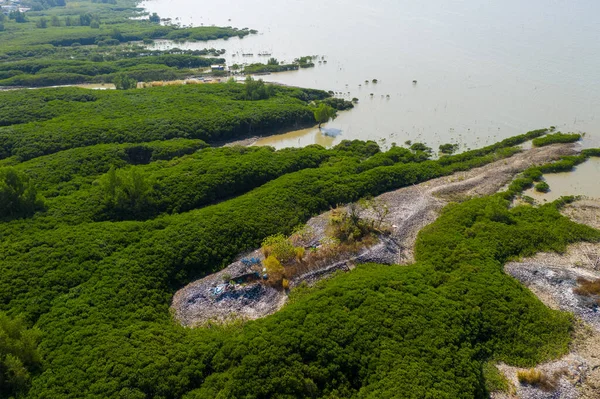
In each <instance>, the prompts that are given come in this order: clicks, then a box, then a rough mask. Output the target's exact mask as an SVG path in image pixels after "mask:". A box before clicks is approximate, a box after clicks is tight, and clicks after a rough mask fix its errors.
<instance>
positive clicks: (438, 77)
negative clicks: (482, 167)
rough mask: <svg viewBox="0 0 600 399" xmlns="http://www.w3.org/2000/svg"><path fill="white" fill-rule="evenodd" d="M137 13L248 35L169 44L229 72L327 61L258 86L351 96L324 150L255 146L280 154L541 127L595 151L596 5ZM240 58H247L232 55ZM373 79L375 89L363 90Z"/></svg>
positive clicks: (356, 5)
mask: <svg viewBox="0 0 600 399" xmlns="http://www.w3.org/2000/svg"><path fill="white" fill-rule="evenodd" d="M142 6H143V7H146V8H147V9H148V11H150V12H157V13H158V14H159V15H160V16H161V17H163V18H165V17H170V18H173V20H175V18H178V17H179V18H180V20H179V21H180V22H181V23H182V24H184V25H189V24H193V25H194V26H199V25H205V26H209V25H213V24H214V25H218V26H227V25H231V26H236V27H239V28H243V27H249V28H253V29H257V30H258V31H259V32H260V33H259V34H258V35H252V36H248V37H246V38H244V39H237V38H235V39H229V40H227V41H224V40H219V41H213V42H208V43H187V44H177V45H176V46H177V47H180V48H205V47H216V48H224V49H226V50H227V54H226V59H227V63H228V65H232V64H234V63H242V62H263V63H265V62H266V60H267V58H268V57H259V56H258V55H257V54H258V53H259V52H263V51H266V52H270V53H272V56H273V57H275V58H277V59H278V60H280V61H283V60H285V61H292V60H293V59H294V58H296V57H299V56H304V55H320V56H325V59H326V60H327V61H328V62H327V64H317V65H316V67H315V68H312V69H307V70H300V71H293V72H286V73H280V74H272V75H269V76H265V77H264V79H265V80H272V81H277V82H281V83H284V84H289V85H295V86H304V87H314V88H320V89H325V90H333V91H335V92H338V93H344V94H343V95H340V97H343V98H347V99H351V98H353V97H357V98H358V99H359V100H360V101H359V104H358V106H357V107H356V108H355V109H354V110H352V111H349V112H343V113H340V116H339V117H338V118H337V119H336V120H335V121H333V122H330V123H328V124H327V127H329V128H336V129H340V130H341V131H342V134H340V135H338V136H337V137H335V138H334V139H333V140H331V138H330V137H326V136H324V135H323V134H321V133H320V132H319V131H318V129H308V130H305V131H301V132H294V133H292V134H288V135H283V136H281V137H280V138H279V139H278V138H277V137H271V138H268V139H265V143H268V144H270V145H273V146H275V147H278V148H280V147H284V146H290V145H294V146H296V145H306V144H310V143H325V144H335V143H337V142H339V141H340V140H343V139H355V138H358V139H370V140H376V141H378V142H382V143H383V142H384V141H385V143H387V144H390V143H391V142H396V143H398V144H400V143H403V142H404V141H406V140H412V141H424V142H426V143H428V144H429V145H431V146H434V147H437V146H438V145H439V144H440V143H446V142H453V143H460V144H461V145H462V148H469V147H470V148H475V147H480V146H483V145H486V144H489V143H493V142H496V141H498V140H500V139H502V138H506V137H510V136H512V135H515V134H520V133H523V132H525V131H527V130H531V129H536V128H539V127H546V126H549V125H555V126H557V128H558V129H559V130H563V131H585V132H588V138H587V140H586V145H594V146H596V145H600V138H598V134H597V132H598V131H599V127H600V118H597V113H598V110H600V74H598V72H597V71H598V68H599V67H600V41H599V40H598V33H599V32H600V20H599V19H598V18H597V17H596V16H597V15H598V14H599V13H600V3H599V2H597V1H596V0H573V1H562V0H531V1H528V2H523V1H517V0H506V1H502V2H500V1H495V2H492V1H480V0H462V1H457V0H455V1H450V0H429V1H419V0H403V1H398V0H394V1H392V0H373V1H371V2H368V3H367V2H364V1H356V0H345V1H341V0H330V1H327V2H323V1H317V0H302V1H300V0H281V1H278V2H272V1H266V0H245V1H241V0H222V1H219V2H208V1H197V0H149V1H147V2H145V3H143V4H142ZM163 46H164V44H163ZM250 52H251V53H254V54H255V56H254V57H242V55H241V54H242V53H250ZM236 53H237V55H236ZM374 78H376V79H378V80H379V83H377V84H373V83H369V84H368V85H367V84H365V80H369V81H371V80H372V79H374ZM414 79H416V80H417V81H418V83H417V84H416V85H413V83H412V81H413V80H414ZM359 85H362V86H360V87H359ZM371 93H373V96H371V95H370V94H371ZM387 95H389V96H390V97H389V98H387ZM382 96H383V97H382Z"/></svg>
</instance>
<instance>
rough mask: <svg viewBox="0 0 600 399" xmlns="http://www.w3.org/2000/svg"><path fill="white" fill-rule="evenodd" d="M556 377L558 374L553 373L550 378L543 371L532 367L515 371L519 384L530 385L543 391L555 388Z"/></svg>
mask: <svg viewBox="0 0 600 399" xmlns="http://www.w3.org/2000/svg"><path fill="white" fill-rule="evenodd" d="M558 377H559V376H558V375H555V376H553V377H552V378H550V377H548V376H547V375H546V374H545V373H543V372H541V371H539V370H536V369H533V368H532V369H529V370H519V371H517V379H518V380H519V382H520V383H521V384H525V385H531V386H533V387H536V388H540V389H542V390H544V391H553V390H555V389H556V383H557V382H558Z"/></svg>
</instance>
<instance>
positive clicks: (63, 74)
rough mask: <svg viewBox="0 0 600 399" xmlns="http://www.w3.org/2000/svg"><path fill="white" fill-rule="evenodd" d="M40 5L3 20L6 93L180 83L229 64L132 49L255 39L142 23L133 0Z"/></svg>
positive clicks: (0, 45)
mask: <svg viewBox="0 0 600 399" xmlns="http://www.w3.org/2000/svg"><path fill="white" fill-rule="evenodd" d="M33 3H35V4H33ZM40 4H41V3H39V2H35V1H34V2H32V4H31V6H32V7H33V11H29V12H27V13H25V14H23V13H14V15H11V17H10V18H8V19H7V20H5V21H0V23H2V25H3V28H2V29H0V86H32V87H36V86H37V87H39V86H50V85H65V84H76V83H99V82H112V81H114V79H115V78H116V76H118V74H119V73H121V74H126V75H127V76H128V77H129V78H131V79H135V80H137V81H151V80H173V79H178V78H182V77H185V76H189V75H193V74H200V73H202V72H203V69H204V68H206V67H207V66H210V65H211V64H221V63H223V62H224V60H223V59H220V58H207V57H204V56H205V55H208V54H212V55H219V54H221V53H222V52H221V51H209V50H205V51H181V50H167V51H156V50H154V51H153V50H145V51H144V49H143V48H142V47H141V46H137V45H134V46H129V45H126V44H127V43H132V42H142V41H143V42H144V43H148V44H150V43H152V41H153V40H155V39H167V40H173V41H206V40H214V39H219V38H223V39H227V38H229V37H244V36H247V35H249V34H251V33H255V31H253V30H249V29H242V30H240V29H236V28H232V27H195V28H180V27H178V26H175V25H171V24H166V25H161V24H159V23H158V22H160V17H158V16H155V15H153V16H150V17H149V18H139V17H140V16H141V15H143V14H142V13H141V10H140V9H137V8H136V7H135V5H136V3H135V1H133V0H119V1H118V2H117V1H116V0H111V1H110V2H96V1H83V2H69V3H67V4H65V2H64V1H63V2H62V3H61V4H56V3H54V4H53V5H52V6H49V5H48V4H49V3H45V5H40ZM132 17H137V19H131V18H132ZM123 57H126V58H127V59H122V58H123Z"/></svg>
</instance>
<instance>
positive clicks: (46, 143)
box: [0, 81, 328, 160]
mask: <svg viewBox="0 0 600 399" xmlns="http://www.w3.org/2000/svg"><path fill="white" fill-rule="evenodd" d="M255 83H257V84H258V83H260V81H256V82H255ZM264 87H265V85H264V84H263V89H264ZM266 87H268V94H271V95H270V96H268V98H267V99H260V98H262V95H261V94H260V93H262V92H261V91H260V88H258V89H257V90H256V91H250V92H249V91H248V86H245V85H241V84H222V85H185V86H177V87H153V88H147V89H139V90H131V91H112V90H111V91H90V90H86V89H76V88H62V89H43V90H35V91H27V92H25V91H17V92H0V126H4V127H0V146H1V147H0V158H7V157H11V156H15V157H17V158H18V159H20V160H27V159H31V158H34V157H37V156H41V155H47V154H52V153H55V152H57V151H61V150H64V149H68V148H73V147H82V146H88V145H94V144H103V143H125V142H145V141H154V140H165V139H172V138H194V139H201V140H204V141H207V142H216V141H224V140H226V139H232V138H236V137H243V136H248V135H252V134H266V133H270V132H274V131H277V130H281V129H285V128H291V127H296V126H298V127H302V126H309V125H312V124H314V116H313V112H312V110H311V109H310V108H309V107H308V104H307V102H308V101H311V100H315V99H316V100H318V99H323V98H326V97H327V96H328V94H327V93H324V92H322V91H317V90H302V89H296V88H286V87H275V86H268V85H267V86H266ZM250 89H253V87H250ZM265 90H266V89H265ZM265 92H267V91H265ZM254 93H258V94H257V96H254V95H253V94H254ZM248 95H250V96H251V97H250V98H248ZM254 99H256V100H254ZM224 111H226V112H224Z"/></svg>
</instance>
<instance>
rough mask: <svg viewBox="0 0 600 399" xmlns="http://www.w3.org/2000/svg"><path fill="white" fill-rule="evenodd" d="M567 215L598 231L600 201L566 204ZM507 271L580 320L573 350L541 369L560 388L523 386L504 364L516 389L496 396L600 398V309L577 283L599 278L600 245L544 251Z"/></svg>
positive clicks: (501, 398) (498, 398)
mask: <svg viewBox="0 0 600 399" xmlns="http://www.w3.org/2000/svg"><path fill="white" fill-rule="evenodd" d="M563 214H564V215H566V216H568V217H570V218H571V219H572V220H574V221H576V222H578V223H584V224H587V225H589V226H591V227H594V228H597V229H598V228H600V200H592V199H587V200H582V201H577V202H575V203H574V204H571V205H569V206H567V207H566V208H565V209H564V210H563ZM505 271H506V272H507V273H508V274H510V275H512V276H513V277H515V278H517V279H518V280H519V281H521V282H522V283H523V284H525V285H526V286H527V287H529V289H531V291H532V292H533V293H534V294H536V295H537V297H538V298H539V299H540V300H541V301H542V302H544V303H545V304H546V305H547V306H549V307H551V308H553V309H560V310H563V311H568V312H570V313H572V314H574V315H575V316H576V319H577V322H576V326H575V332H574V340H573V344H572V348H571V352H570V353H569V354H568V355H566V356H564V357H563V358H561V359H558V360H556V361H552V362H548V363H545V364H542V365H539V366H538V367H537V369H538V370H541V371H542V372H544V373H545V374H546V375H549V376H552V375H556V376H557V379H558V386H557V389H555V390H553V391H551V392H546V391H543V390H541V389H536V388H533V387H528V386H522V385H520V384H519V382H518V381H517V377H516V373H517V371H518V370H519V369H518V368H515V367H509V366H507V365H500V366H499V368H500V370H501V371H502V372H504V374H505V375H506V376H507V378H508V379H509V381H511V382H512V384H513V385H514V386H515V387H516V391H515V393H514V394H513V395H506V394H498V395H495V396H494V398H495V399H505V398H520V399H554V398H556V399H571V398H573V399H575V398H579V399H598V398H600V309H598V305H597V303H596V300H597V298H596V299H594V298H590V297H587V296H581V295H578V294H577V293H576V292H574V289H575V288H576V287H577V286H578V285H579V284H578V282H577V280H578V279H580V278H585V279H587V280H597V279H600V243H595V244H592V243H579V244H574V245H571V246H569V248H568V250H567V251H566V252H565V253H564V254H557V253H540V254H537V255H535V256H534V257H531V258H527V259H523V260H522V261H521V262H511V263H508V264H506V265H505Z"/></svg>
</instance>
